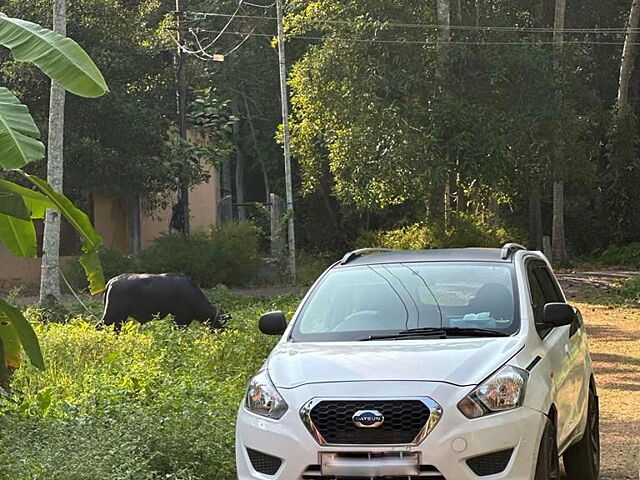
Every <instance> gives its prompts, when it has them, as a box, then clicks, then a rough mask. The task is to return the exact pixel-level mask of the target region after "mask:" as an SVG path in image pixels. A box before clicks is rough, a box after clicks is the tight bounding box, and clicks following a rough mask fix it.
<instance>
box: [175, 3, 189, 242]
mask: <svg viewBox="0 0 640 480" xmlns="http://www.w3.org/2000/svg"><path fill="white" fill-rule="evenodd" d="M176 27H177V36H178V44H179V47H178V56H177V65H176V66H177V83H178V99H177V100H178V131H179V133H180V138H182V139H183V140H186V139H187V63H186V55H185V52H184V49H183V47H184V4H183V0H176ZM184 170H186V167H184ZM178 204H179V206H180V208H181V209H182V215H183V219H182V225H181V226H182V233H184V234H185V235H188V234H189V181H188V180H187V179H184V180H182V184H181V185H180V192H179V199H178Z"/></svg>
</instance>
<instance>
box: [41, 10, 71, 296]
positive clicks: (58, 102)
mask: <svg viewBox="0 0 640 480" xmlns="http://www.w3.org/2000/svg"><path fill="white" fill-rule="evenodd" d="M53 30H54V31H56V32H58V33H60V34H62V35H66V33H67V22H66V4H65V0H55V3H54V5H53ZM64 104H65V90H64V88H62V86H60V85H59V84H58V83H57V82H55V81H53V80H52V81H51V95H50V98H49V134H48V135H49V138H48V151H47V181H48V182H49V184H50V185H51V186H52V187H53V189H54V190H55V191H56V192H62V180H63V173H64V167H63V163H64V158H63V149H64ZM42 250H43V253H42V273H41V277H40V303H47V302H50V301H52V300H54V299H55V301H57V302H59V301H60V213H58V212H57V211H54V210H47V214H46V218H45V224H44V240H43V247H42Z"/></svg>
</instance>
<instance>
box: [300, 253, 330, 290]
mask: <svg viewBox="0 0 640 480" xmlns="http://www.w3.org/2000/svg"><path fill="white" fill-rule="evenodd" d="M338 258H340V257H339V256H335V255H322V254H316V255H312V254H310V253H306V252H303V251H301V252H299V253H298V255H297V258H296V280H297V283H298V284H299V285H311V284H312V283H313V282H315V281H316V280H317V279H318V277H319V276H320V275H321V274H322V272H324V271H325V270H326V269H327V268H328V267H329V265H331V264H332V263H333V262H335V261H336V260H338Z"/></svg>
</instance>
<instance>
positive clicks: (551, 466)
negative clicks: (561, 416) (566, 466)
mask: <svg viewBox="0 0 640 480" xmlns="http://www.w3.org/2000/svg"><path fill="white" fill-rule="evenodd" d="M559 478H560V457H559V456H558V441H557V437H556V427H555V425H554V423H553V421H552V420H551V419H547V424H546V426H545V427H544V433H543V434H542V440H540V448H539V449H538V461H537V463H536V475H535V477H534V479H535V480H559Z"/></svg>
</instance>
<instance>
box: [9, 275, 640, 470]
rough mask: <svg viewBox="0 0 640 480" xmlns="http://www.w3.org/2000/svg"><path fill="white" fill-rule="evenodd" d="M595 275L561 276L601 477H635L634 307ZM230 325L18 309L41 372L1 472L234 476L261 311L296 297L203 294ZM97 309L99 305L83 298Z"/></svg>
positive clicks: (638, 430)
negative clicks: (595, 389) (592, 381)
mask: <svg viewBox="0 0 640 480" xmlns="http://www.w3.org/2000/svg"><path fill="white" fill-rule="evenodd" d="M614 280H615V279H613V280H611V279H607V278H605V277H601V276H600V277H599V276H597V275H594V276H590V275H564V276H563V277H562V281H563V284H564V286H565V288H566V290H567V291H568V294H569V296H570V299H571V300H572V301H573V302H574V303H575V304H576V305H577V306H579V307H580V308H581V310H582V312H583V314H584V316H585V318H586V322H587V327H588V330H589V334H590V336H591V339H590V341H591V349H592V356H593V360H594V363H595V366H596V370H597V381H598V385H599V391H600V396H601V405H602V442H603V480H623V479H634V480H635V479H637V478H638V451H639V449H640V440H639V439H640V408H639V407H638V406H639V405H640V308H636V307H634V306H628V305H625V303H624V302H623V300H622V299H621V298H620V297H619V296H618V295H617V294H616V293H615V292H614V290H613V289H612V287H611V282H612V281H614ZM211 296H212V298H213V299H214V300H215V301H216V302H217V303H219V304H221V305H222V306H224V307H225V308H226V309H227V310H229V311H231V312H232V313H233V316H234V320H233V324H232V326H231V328H230V329H229V330H228V331H226V332H224V333H222V334H218V335H211V334H210V333H209V332H208V331H207V330H205V329H204V328H199V327H192V328H190V329H189V330H186V331H183V330H176V329H175V328H174V327H173V326H172V324H171V323H170V322H168V321H156V322H152V323H151V324H149V325H145V326H142V327H141V326H138V325H137V324H129V325H128V326H127V328H125V330H124V332H123V333H122V334H121V335H120V336H116V335H114V334H113V333H112V332H110V331H105V330H96V329H95V328H94V327H93V325H92V322H94V321H95V320H94V319H89V321H87V320H86V319H87V318H88V317H87V316H86V315H85V316H81V315H78V316H77V317H75V318H74V319H73V320H72V321H71V322H70V323H69V324H66V325H61V324H56V323H48V324H45V323H41V322H40V321H39V320H40V319H42V318H51V317H55V316H58V315H59V312H43V311H41V310H38V309H36V308H31V309H28V310H27V313H28V315H29V317H30V318H31V319H32V320H34V321H36V325H37V330H38V334H39V336H40V338H41V341H42V346H43V349H44V352H45V356H46V358H47V361H48V369H47V370H46V372H44V373H40V372H37V371H36V370H35V369H33V368H32V367H29V366H27V367H25V368H23V369H22V370H21V371H19V372H18V374H17V375H16V378H15V381H14V383H13V388H14V397H13V399H11V400H9V399H2V398H1V397H0V432H1V434H0V479H2V480H32V479H39V480H40V479H41V480H54V479H55V480H58V479H60V480H97V479H100V480H145V479H149V480H151V479H154V480H155V479H168V480H196V479H199V480H205V479H206V480H231V479H233V478H234V465H233V464H234V457H233V436H234V435H233V422H234V417H235V410H236V408H237V404H238V401H239V399H240V398H241V397H242V395H243V392H244V389H245V385H246V381H247V379H248V378H249V376H250V375H251V374H252V373H254V372H255V371H256V370H257V369H258V368H259V367H260V365H261V363H262V361H263V360H264V357H265V356H266V355H267V353H268V352H269V350H270V348H271V347H272V345H273V343H274V339H273V338H269V337H265V336H263V335H260V334H259V333H258V332H257V328H256V321H257V318H258V316H259V315H260V313H262V312H264V311H268V310H272V309H283V310H285V311H287V312H288V313H289V315H290V314H291V313H292V312H293V310H294V309H295V307H296V305H297V302H298V301H299V299H300V295H297V294H296V295H284V296H279V297H276V298H273V299H257V298H250V297H246V296H240V295H232V294H229V293H228V292H226V291H225V290H216V291H213V292H211ZM91 308H92V309H94V310H95V312H96V314H99V312H100V309H101V305H100V304H99V303H98V302H95V303H92V304H91Z"/></svg>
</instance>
